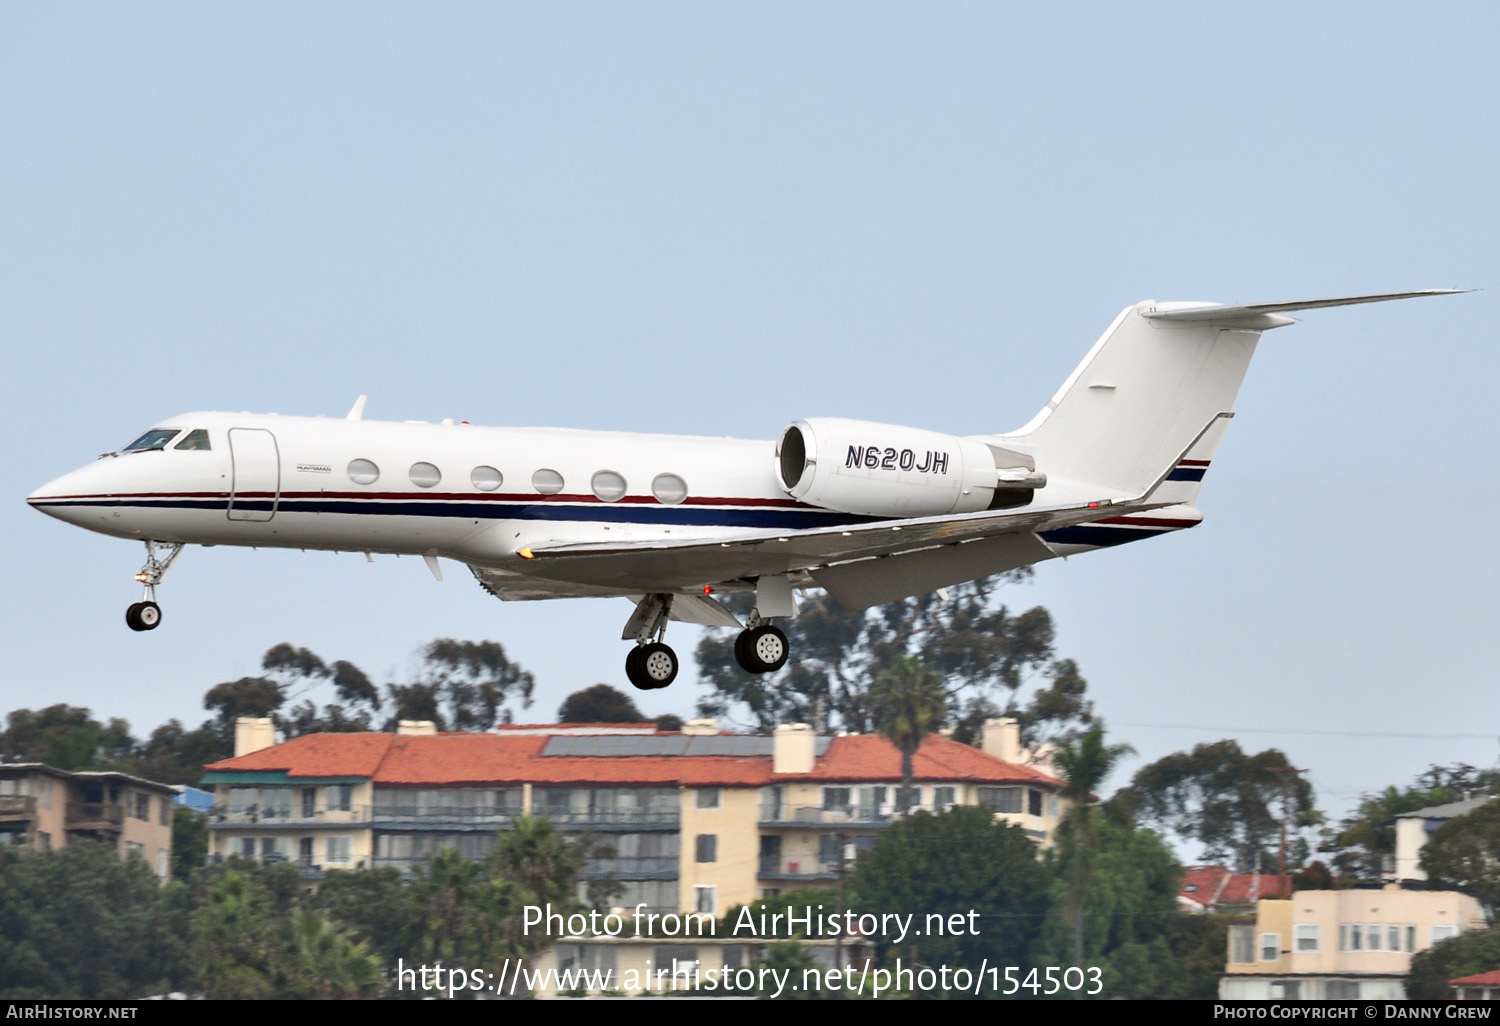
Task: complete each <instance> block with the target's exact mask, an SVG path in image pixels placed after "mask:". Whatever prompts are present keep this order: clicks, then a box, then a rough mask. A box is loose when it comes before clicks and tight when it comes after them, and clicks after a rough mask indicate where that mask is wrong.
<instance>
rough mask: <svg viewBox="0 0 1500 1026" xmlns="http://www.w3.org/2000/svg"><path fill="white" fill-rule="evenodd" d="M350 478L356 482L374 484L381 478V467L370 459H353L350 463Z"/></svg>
mask: <svg viewBox="0 0 1500 1026" xmlns="http://www.w3.org/2000/svg"><path fill="white" fill-rule="evenodd" d="M349 480H351V481H353V482H354V483H355V484H362V485H367V484H374V483H375V482H376V481H378V480H380V468H379V467H377V466H376V465H375V464H373V463H371V462H370V461H369V460H352V461H350V463H349Z"/></svg>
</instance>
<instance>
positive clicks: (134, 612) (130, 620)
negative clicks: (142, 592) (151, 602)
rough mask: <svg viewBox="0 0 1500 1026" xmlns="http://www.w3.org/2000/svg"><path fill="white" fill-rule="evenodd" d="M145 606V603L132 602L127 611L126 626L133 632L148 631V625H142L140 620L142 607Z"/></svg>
mask: <svg viewBox="0 0 1500 1026" xmlns="http://www.w3.org/2000/svg"><path fill="white" fill-rule="evenodd" d="M145 604H146V603H144V602H132V603H131V604H130V606H129V608H127V609H126V610H125V626H127V627H129V628H130V629H131V630H133V631H143V630H145V629H146V625H145V624H143V623H141V619H140V613H141V607H142V606H144V605H145Z"/></svg>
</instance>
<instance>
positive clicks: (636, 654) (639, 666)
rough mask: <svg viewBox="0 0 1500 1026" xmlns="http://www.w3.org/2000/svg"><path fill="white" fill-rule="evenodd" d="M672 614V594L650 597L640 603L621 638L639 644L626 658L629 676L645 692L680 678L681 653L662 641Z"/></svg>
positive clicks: (626, 674)
mask: <svg viewBox="0 0 1500 1026" xmlns="http://www.w3.org/2000/svg"><path fill="white" fill-rule="evenodd" d="M671 615H672V596H671V595H669V594H655V595H647V596H645V597H644V598H642V599H641V600H640V602H638V603H636V607H635V612H634V613H632V614H631V616H630V619H629V620H628V621H626V623H625V630H624V632H623V633H622V634H621V635H620V636H621V637H622V638H624V639H625V640H626V641H630V640H634V641H635V648H633V649H631V650H630V654H629V655H628V656H626V657H625V676H626V678H627V679H629V681H630V683H631V684H633V685H634V686H635V687H637V688H639V689H640V690H641V691H655V690H656V689H657V688H664V687H666V686H667V685H668V684H670V683H672V682H673V681H674V680H676V679H677V670H678V668H679V665H678V662H677V653H676V652H673V651H672V649H671V648H670V647H668V646H667V645H664V644H663V643H662V640H661V639H662V635H664V634H665V633H666V632H667V619H668V618H669V617H670V616H671Z"/></svg>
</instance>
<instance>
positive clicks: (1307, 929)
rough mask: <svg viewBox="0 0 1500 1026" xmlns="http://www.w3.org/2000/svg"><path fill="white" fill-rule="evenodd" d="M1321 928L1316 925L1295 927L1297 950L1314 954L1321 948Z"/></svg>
mask: <svg viewBox="0 0 1500 1026" xmlns="http://www.w3.org/2000/svg"><path fill="white" fill-rule="evenodd" d="M1322 943H1323V941H1322V929H1321V927H1317V926H1299V927H1297V950H1298V951H1310V952H1313V953H1314V954H1316V953H1317V952H1319V951H1321V950H1322Z"/></svg>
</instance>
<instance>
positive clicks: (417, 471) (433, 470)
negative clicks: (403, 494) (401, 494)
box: [407, 463, 443, 488]
mask: <svg viewBox="0 0 1500 1026" xmlns="http://www.w3.org/2000/svg"><path fill="white" fill-rule="evenodd" d="M407 476H408V477H410V478H411V483H412V484H414V485H416V486H417V487H418V488H431V487H432V486H433V485H435V484H437V483H438V482H439V481H441V480H442V479H443V472H442V471H441V470H439V469H438V468H437V467H434V466H433V465H432V464H431V463H413V464H412V465H411V470H409V471H407Z"/></svg>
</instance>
